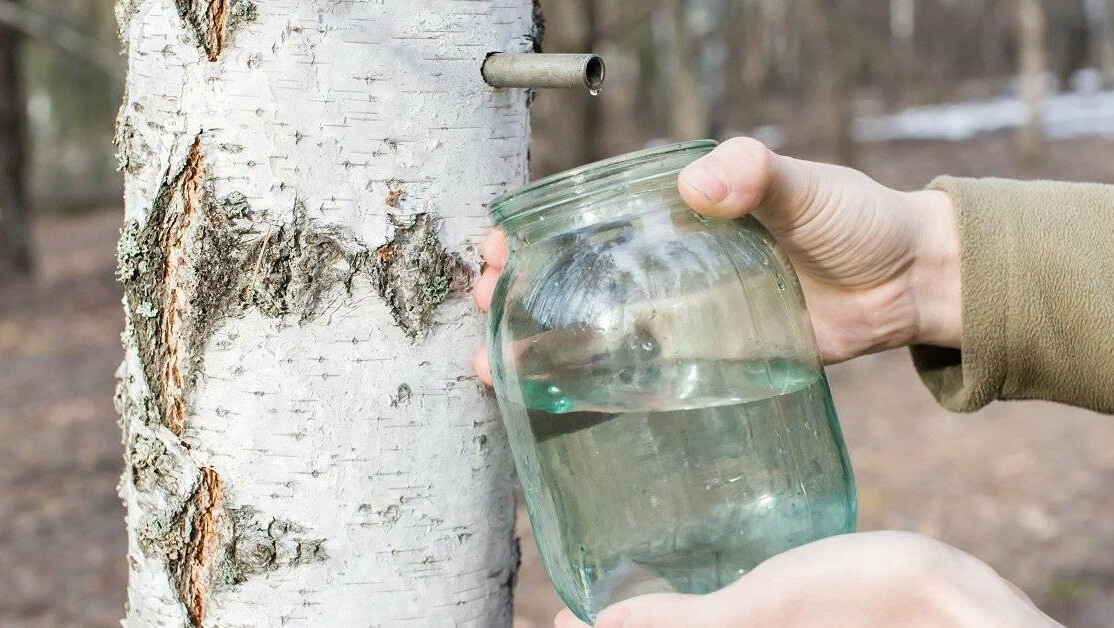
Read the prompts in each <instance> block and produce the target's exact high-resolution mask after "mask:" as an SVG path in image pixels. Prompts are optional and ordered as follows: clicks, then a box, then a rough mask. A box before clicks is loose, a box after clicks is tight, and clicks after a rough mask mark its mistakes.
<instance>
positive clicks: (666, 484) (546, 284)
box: [489, 141, 855, 622]
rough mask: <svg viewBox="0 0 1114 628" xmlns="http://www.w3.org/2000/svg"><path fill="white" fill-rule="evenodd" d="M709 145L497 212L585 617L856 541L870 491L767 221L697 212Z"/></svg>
mask: <svg viewBox="0 0 1114 628" xmlns="http://www.w3.org/2000/svg"><path fill="white" fill-rule="evenodd" d="M714 146H715V143H714V142H711V141H698V142H690V143H685V144H676V145H671V146H664V147H660V148H653V149H649V150H645V151H641V152H637V153H632V154H629V155H624V156H621V157H617V158H614V159H609V160H606V161H602V162H598V163H595V164H590V165H588V166H584V167H582V168H579V169H576V170H572V171H569V172H566V173H563V174H559V175H555V176H553V177H549V178H547V179H543V180H541V181H538V182H536V183H533V184H531V185H529V186H527V187H524V188H521V189H519V190H517V191H514V192H511V193H509V194H506V195H504V196H502V197H500V198H498V199H496V200H495V201H494V202H493V203H492V215H493V217H494V219H495V222H496V223H497V224H498V225H499V226H500V227H502V228H503V229H504V230H505V231H506V234H507V239H508V247H509V259H508V261H507V265H506V268H505V270H504V272H503V275H502V277H501V279H500V280H499V283H498V286H497V288H496V291H495V297H494V300H493V304H492V317H491V328H490V337H489V341H490V350H491V364H492V372H493V374H494V377H495V390H496V394H497V396H498V398H499V405H500V408H501V410H502V413H503V418H504V422H505V424H506V427H507V432H508V434H509V437H510V443H511V448H512V449H513V452H514V457H515V462H516V465H517V467H518V474H519V477H520V478H521V481H522V485H523V490H524V493H525V496H526V505H527V507H528V509H529V512H530V519H531V521H532V523H533V527H534V534H535V536H536V538H537V543H538V549H539V550H540V552H541V557H542V560H543V562H544V564H545V568H546V571H547V572H548V574H549V577H550V579H551V580H552V581H553V584H554V586H555V587H556V589H557V591H558V593H560V595H561V597H562V598H563V599H564V600H565V602H566V603H567V604H568V605H569V607H570V608H571V609H572V610H573V611H574V612H575V613H576V614H577V615H578V616H579V617H580V618H581V619H584V620H587V621H589V622H590V621H593V620H594V619H595V617H596V614H597V613H598V612H599V611H600V610H602V609H603V608H604V607H606V606H608V605H609V604H612V603H614V602H617V601H619V600H623V599H626V598H629V597H632V596H635V595H641V594H645V593H655V592H663V591H677V592H684V593H706V592H710V591H714V590H716V589H719V588H721V587H723V586H725V585H727V584H730V583H731V582H733V581H734V580H736V579H738V578H739V576H741V575H742V574H744V573H746V572H747V571H748V570H749V569H752V568H753V567H754V566H756V565H757V564H758V563H760V562H761V561H762V560H764V559H766V558H768V557H770V556H772V555H774V554H776V553H778V552H781V551H783V550H786V549H789V548H791V547H795V546H797V545H801V544H804V543H807V542H809V541H812V540H815V539H819V538H822V537H825V536H830V535H834V534H840V533H844V532H850V531H852V530H853V529H854V526H855V489H854V479H853V477H852V473H851V467H850V463H849V461H848V459H847V454H846V450H845V447H844V444H843V437H842V435H841V434H840V429H839V424H838V421H837V418H836V414H835V409H834V407H833V405H832V399H831V394H830V392H829V390H828V383H827V380H826V378H825V376H824V370H823V367H822V365H821V362H820V359H819V354H818V351H817V348H816V341H815V338H814V335H813V331H812V326H811V322H810V319H809V316H808V313H807V311H806V309H805V302H804V297H803V295H802V292H801V288H800V285H799V283H798V281H797V277H796V275H795V274H794V272H793V270H792V267H791V266H790V265H789V263H788V261H787V260H786V258H785V257H784V256H783V255H782V254H781V252H780V250H779V249H778V248H777V246H776V245H775V243H774V242H773V240H772V239H771V237H770V236H769V234H768V233H767V232H766V231H765V229H763V228H762V226H761V225H760V224H759V223H758V222H757V221H756V220H754V219H753V218H749V217H748V218H744V219H741V220H712V219H707V218H704V217H701V216H699V215H697V214H696V213H694V212H693V211H692V210H690V209H689V208H688V207H686V206H685V204H684V202H683V201H682V200H681V198H680V196H679V195H678V194H677V191H676V182H677V174H678V172H679V171H680V170H681V168H683V167H684V166H685V165H687V164H688V163H690V162H691V161H692V160H694V159H696V158H698V157H700V156H701V155H704V154H706V153H707V152H708V151H710V150H711V149H712V148H713V147H714Z"/></svg>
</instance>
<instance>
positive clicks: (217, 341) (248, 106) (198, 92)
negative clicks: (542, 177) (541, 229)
mask: <svg viewBox="0 0 1114 628" xmlns="http://www.w3.org/2000/svg"><path fill="white" fill-rule="evenodd" d="M117 12H118V14H119V17H120V20H121V35H122V37H123V38H124V41H125V45H126V50H127V55H128V59H129V66H130V67H129V73H128V79H127V96H126V98H125V103H124V105H123V107H122V109H121V115H120V120H119V137H118V143H119V152H120V159H121V165H122V167H123V169H124V170H125V172H126V193H125V194H126V207H127V209H126V224H125V227H124V229H123V231H122V237H121V242H120V251H119V253H120V276H121V279H122V281H124V284H125V292H126V298H125V307H126V310H127V316H128V326H127V331H126V332H125V334H124V339H123V340H124V344H125V350H126V358H125V361H124V363H123V365H122V366H121V369H120V372H119V377H120V385H119V388H118V393H117V402H118V405H119V407H120V409H121V413H122V425H123V428H124V437H125V447H126V453H125V462H126V470H125V473H124V476H123V478H122V481H121V485H120V491H121V496H122V498H123V499H124V501H125V504H126V506H127V511H128V515H127V524H128V539H129V552H128V560H129V566H130V578H129V586H128V609H127V620H126V621H127V623H128V625H131V626H182V625H206V626H222V627H230V626H277V625H312V626H387V625H390V626H458V625H459V626H480V627H487V626H500V625H504V626H505V625H509V623H510V596H511V588H512V583H513V578H514V571H515V568H516V561H517V548H516V547H515V542H514V540H513V511H514V504H513V501H514V497H513V488H514V486H513V482H514V480H513V472H512V470H511V466H510V458H509V454H508V450H507V447H506V444H505V441H504V436H503V432H502V427H501V425H500V424H499V422H498V417H497V414H496V411H495V409H494V406H493V404H492V402H491V400H490V399H489V398H488V396H487V394H486V393H485V392H484V391H483V389H482V388H481V386H480V385H479V384H478V383H477V382H476V381H475V380H474V378H473V377H471V371H470V367H469V356H470V354H471V353H472V351H473V349H474V348H475V347H476V346H477V345H478V343H479V342H480V341H481V338H482V324H481V322H480V320H479V317H478V316H477V315H476V313H475V312H474V311H473V310H472V308H471V306H470V303H469V299H466V298H463V293H464V292H466V290H467V285H468V284H469V282H470V277H471V274H472V273H473V272H474V271H475V270H476V269H477V267H478V265H479V258H478V254H477V253H476V250H475V243H476V242H477V241H478V240H479V239H480V238H481V237H482V235H483V233H484V231H485V230H486V228H487V225H488V219H487V217H486V211H485V207H484V204H485V202H486V201H488V200H489V199H490V198H491V197H493V196H494V195H496V194H497V193H499V192H501V191H503V190H504V189H506V188H507V187H508V186H513V185H516V184H519V183H521V182H523V181H524V180H525V178H526V174H527V170H526V168H527V147H528V135H529V128H528V117H527V109H526V95H525V93H524V92H522V91H521V90H493V89H491V88H488V87H487V86H486V85H485V84H484V83H483V81H482V79H481V77H480V65H481V63H482V61H483V59H484V57H485V54H486V53H487V52H489V51H493V50H510V51H523V50H527V49H529V48H530V47H531V45H532V39H531V38H532V33H533V29H534V22H533V14H532V7H531V2H530V0H405V1H404V0H330V1H325V0H316V1H314V0H269V1H268V2H258V3H251V2H247V1H239V0H121V2H120V5H119V6H118V9H117Z"/></svg>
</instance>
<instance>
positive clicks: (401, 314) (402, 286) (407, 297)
mask: <svg viewBox="0 0 1114 628" xmlns="http://www.w3.org/2000/svg"><path fill="white" fill-rule="evenodd" d="M370 271H371V273H372V276H373V277H374V278H375V279H376V285H377V286H378V289H379V296H381V297H382V298H383V300H384V301H385V302H386V303H387V306H388V307H389V308H390V310H391V315H392V316H393V317H394V319H395V322H396V323H398V325H399V327H401V328H402V329H403V331H404V332H406V334H407V335H408V336H410V337H411V338H420V337H422V336H424V335H425V334H426V333H427V332H428V331H429V329H430V327H431V326H432V324H433V313H434V311H435V310H436V309H437V306H439V305H440V304H441V303H442V302H443V301H444V300H445V299H446V297H448V295H449V293H450V292H453V291H461V290H465V289H467V287H468V286H469V285H470V284H471V282H472V269H471V268H469V266H468V265H467V264H465V263H464V260H463V259H461V257H460V256H459V255H457V254H456V253H449V252H448V251H446V250H445V247H444V246H443V245H442V244H441V240H440V239H438V237H437V229H436V224H435V221H434V219H433V217H432V216H431V215H430V214H427V213H421V214H418V215H417V216H415V217H414V220H413V222H411V223H410V224H396V225H395V233H394V237H392V238H391V240H390V241H389V242H387V243H386V244H384V245H383V246H381V247H379V248H378V249H376V250H375V255H374V256H372V268H371V269H370Z"/></svg>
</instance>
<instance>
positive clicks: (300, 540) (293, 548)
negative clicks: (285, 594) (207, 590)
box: [222, 507, 329, 585]
mask: <svg viewBox="0 0 1114 628" xmlns="http://www.w3.org/2000/svg"><path fill="white" fill-rule="evenodd" d="M231 512H232V537H233V543H232V545H231V552H230V554H229V556H228V558H227V560H226V561H225V563H224V565H223V566H222V582H223V583H224V584H227V585H236V584H240V583H241V582H244V581H245V580H247V579H248V578H250V577H252V576H254V575H258V574H262V573H266V572H268V571H274V570H276V569H280V568H286V567H296V566H298V565H307V564H309V563H315V562H321V561H324V560H328V558H329V555H328V552H326V551H325V540H324V539H320V538H313V537H310V536H306V534H307V532H308V530H306V528H304V527H302V526H300V525H298V524H296V523H293V522H290V521H285V520H282V519H270V520H269V521H268V520H264V519H261V518H259V516H258V513H257V512H256V510H255V509H253V508H248V507H245V508H239V509H236V510H233V511H231Z"/></svg>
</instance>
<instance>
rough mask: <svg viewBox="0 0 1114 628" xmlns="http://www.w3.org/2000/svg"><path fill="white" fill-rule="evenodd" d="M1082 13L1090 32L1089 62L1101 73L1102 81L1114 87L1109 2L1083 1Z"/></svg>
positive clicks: (1113, 29)
mask: <svg viewBox="0 0 1114 628" xmlns="http://www.w3.org/2000/svg"><path fill="white" fill-rule="evenodd" d="M1083 11H1084V15H1085V17H1086V19H1087V29H1088V31H1089V32H1090V41H1091V62H1092V63H1094V64H1095V66H1096V67H1098V68H1099V70H1100V71H1101V72H1102V78H1103V81H1104V82H1105V83H1106V84H1107V85H1114V23H1111V19H1110V0H1083Z"/></svg>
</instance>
